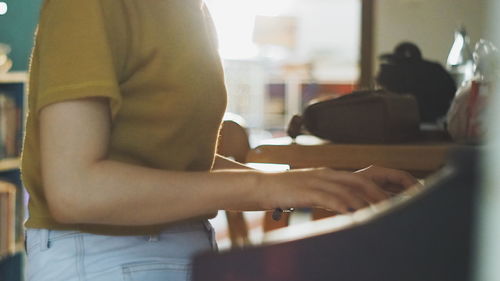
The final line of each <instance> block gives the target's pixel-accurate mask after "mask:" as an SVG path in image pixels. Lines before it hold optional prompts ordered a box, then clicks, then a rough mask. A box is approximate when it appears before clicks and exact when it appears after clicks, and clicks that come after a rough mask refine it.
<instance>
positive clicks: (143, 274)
mask: <svg viewBox="0 0 500 281" xmlns="http://www.w3.org/2000/svg"><path fill="white" fill-rule="evenodd" d="M26 236H27V238H26V239H27V241H26V244H27V245H26V247H27V248H26V250H27V257H28V262H27V272H26V276H27V281H132V280H134V281H160V280H162V281H167V280H168V281H186V280H190V271H191V258H192V257H193V255H195V254H197V253H199V252H203V251H211V250H216V249H217V245H216V242H215V236H214V231H213V228H212V226H211V225H210V223H209V222H208V221H203V222H191V223H181V224H177V225H174V226H172V227H169V228H168V229H165V230H164V231H163V232H162V233H161V234H159V235H155V236H106V235H95V234H88V233H82V232H77V231H55V230H48V229H28V230H27V232H26Z"/></svg>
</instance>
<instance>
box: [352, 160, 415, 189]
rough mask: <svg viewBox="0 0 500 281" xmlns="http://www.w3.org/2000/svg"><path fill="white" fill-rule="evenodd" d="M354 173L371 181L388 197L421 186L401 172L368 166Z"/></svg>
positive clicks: (410, 176) (411, 177)
mask: <svg viewBox="0 0 500 281" xmlns="http://www.w3.org/2000/svg"><path fill="white" fill-rule="evenodd" d="M354 173H355V174H358V175H361V176H363V177H365V178H367V179H369V180H371V181H373V182H374V183H375V184H377V185H378V186H379V187H380V188H382V189H383V190H384V191H385V192H387V193H388V194H389V195H396V194H398V193H400V192H402V191H404V190H406V189H408V188H409V187H412V186H421V185H420V183H419V182H418V181H417V179H416V178H415V177H413V176H412V175H410V174H409V173H407V172H405V171H401V170H395V169H390V168H384V167H378V166H369V167H367V168H364V169H362V170H359V171H356V172H354Z"/></svg>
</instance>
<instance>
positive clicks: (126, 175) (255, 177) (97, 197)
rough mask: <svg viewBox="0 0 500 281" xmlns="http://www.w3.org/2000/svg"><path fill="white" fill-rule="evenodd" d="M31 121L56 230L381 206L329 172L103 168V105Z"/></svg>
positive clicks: (355, 183) (63, 109)
mask: <svg viewBox="0 0 500 281" xmlns="http://www.w3.org/2000/svg"><path fill="white" fill-rule="evenodd" d="M39 114H40V116H39V117H40V138H41V157H42V160H41V166H42V178H43V185H44V192H45V194H46V198H47V201H48V205H49V209H50V211H51V213H52V214H53V216H54V218H55V219H56V220H58V221H60V222H63V223H96V224H111V225H149V224H157V223H166V222H173V221H178V220H182V219H187V218H191V217H197V216H201V215H204V214H207V213H211V212H213V211H215V210H219V209H233V210H262V209H274V208H276V207H282V208H286V207H321V208H325V209H330V210H335V211H337V212H347V211H348V210H349V209H351V208H353V209H358V208H361V207H364V206H366V205H367V202H377V201H380V200H383V199H385V198H386V194H385V193H384V192H383V191H382V190H381V189H379V188H378V187H377V186H376V185H375V184H374V183H373V182H371V181H370V180H367V179H364V178H363V177H360V176H357V175H354V174H352V173H348V172H338V171H333V170H330V169H308V170H294V171H289V172H282V173H270V174H264V173H259V172H256V171H237V170H221V171H212V172H175V171H165V170H159V169H152V168H146V167H141V166H137V165H131V164H126V163H122V162H117V161H113V160H109V159H108V157H107V154H108V151H107V149H108V144H109V140H110V130H111V117H110V116H111V113H110V110H109V104H108V100H107V99H105V98H93V99H90V98H89V99H79V100H71V101H65V102H59V103H55V104H51V105H48V106H46V107H44V108H42V109H41V111H40V113H39Z"/></svg>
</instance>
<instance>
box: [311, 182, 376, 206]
mask: <svg viewBox="0 0 500 281" xmlns="http://www.w3.org/2000/svg"><path fill="white" fill-rule="evenodd" d="M317 185H318V187H319V188H320V189H321V190H322V191H324V192H326V193H329V195H333V196H336V197H338V198H339V199H340V200H342V201H343V202H344V203H345V204H346V205H347V206H348V208H349V209H352V210H357V209H361V208H364V207H366V206H367V205H368V202H367V200H365V199H364V196H363V194H362V193H360V192H359V191H357V190H355V189H353V188H352V187H350V186H345V185H343V184H338V183H332V182H331V181H319V182H318V183H317Z"/></svg>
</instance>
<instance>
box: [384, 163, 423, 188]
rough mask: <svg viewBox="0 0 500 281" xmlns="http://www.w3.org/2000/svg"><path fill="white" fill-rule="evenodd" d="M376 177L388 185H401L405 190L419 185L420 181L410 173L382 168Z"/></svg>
mask: <svg viewBox="0 0 500 281" xmlns="http://www.w3.org/2000/svg"><path fill="white" fill-rule="evenodd" d="M374 177H377V178H379V180H380V181H384V182H385V183H386V184H398V185H401V186H402V187H404V188H405V189H406V188H409V187H410V186H413V185H415V184H418V180H417V179H416V178H415V177H413V176H412V175H411V174H410V173H408V172H405V171H401V170H394V169H389V168H380V173H379V174H376V175H374Z"/></svg>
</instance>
